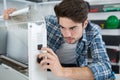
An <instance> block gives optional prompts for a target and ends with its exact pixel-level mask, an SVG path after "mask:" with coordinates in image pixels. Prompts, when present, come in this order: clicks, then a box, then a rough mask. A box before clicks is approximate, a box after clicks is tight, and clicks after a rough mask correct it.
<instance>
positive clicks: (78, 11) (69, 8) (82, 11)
mask: <svg viewBox="0 0 120 80" xmlns="http://www.w3.org/2000/svg"><path fill="white" fill-rule="evenodd" d="M54 11H55V14H56V16H57V18H58V20H59V17H67V18H69V19H71V20H73V21H74V22H80V23H83V22H84V21H85V20H86V19H87V16H88V12H89V10H88V6H87V3H86V2H85V1H84V0H63V1H62V2H61V3H59V4H58V5H56V6H55V7H54Z"/></svg>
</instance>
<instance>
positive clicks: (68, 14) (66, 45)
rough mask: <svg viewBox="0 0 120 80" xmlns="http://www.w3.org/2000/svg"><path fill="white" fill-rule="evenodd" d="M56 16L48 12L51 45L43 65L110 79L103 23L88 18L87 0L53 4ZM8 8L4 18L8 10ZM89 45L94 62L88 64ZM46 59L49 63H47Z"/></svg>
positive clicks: (86, 79)
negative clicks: (97, 23)
mask: <svg viewBox="0 0 120 80" xmlns="http://www.w3.org/2000/svg"><path fill="white" fill-rule="evenodd" d="M54 10H55V14H56V16H53V15H51V16H47V17H46V18H45V19H46V26H47V34H48V35H47V38H48V42H47V43H48V48H42V50H46V51H47V52H46V53H45V54H39V55H38V56H39V58H43V57H47V59H46V58H43V60H42V61H41V63H40V65H41V67H42V68H43V69H44V70H46V69H50V70H51V72H53V73H54V74H55V75H57V76H59V77H65V78H73V79H77V80H107V79H109V78H110V77H111V75H112V70H111V64H110V61H109V58H108V55H107V52H106V49H105V44H104V42H103V40H102V37H101V33H100V27H99V26H98V25H95V24H93V23H90V22H88V7H87V4H86V2H85V1H84V0H63V1H62V2H61V3H60V4H58V5H56V6H55V7H54ZM12 11H14V9H13V10H12V9H11V10H8V11H7V12H5V16H4V18H5V19H8V18H9V13H11V12H12ZM88 48H90V51H91V56H92V62H91V63H90V64H88V62H87V61H88V60H87V59H88V58H87V56H88V54H89V53H88ZM46 63H47V64H46Z"/></svg>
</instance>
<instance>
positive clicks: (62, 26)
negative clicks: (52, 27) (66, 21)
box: [60, 25, 78, 29]
mask: <svg viewBox="0 0 120 80" xmlns="http://www.w3.org/2000/svg"><path fill="white" fill-rule="evenodd" d="M60 27H63V26H62V25H60ZM76 27H78V26H72V27H70V28H69V29H73V28H76ZM63 28H64V27H63Z"/></svg>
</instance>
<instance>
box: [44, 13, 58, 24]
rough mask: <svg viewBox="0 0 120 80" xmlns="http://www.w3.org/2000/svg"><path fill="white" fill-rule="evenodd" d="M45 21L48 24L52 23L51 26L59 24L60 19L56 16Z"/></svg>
mask: <svg viewBox="0 0 120 80" xmlns="http://www.w3.org/2000/svg"><path fill="white" fill-rule="evenodd" d="M45 21H46V23H51V24H57V23H58V19H57V17H56V16H55V15H48V16H45Z"/></svg>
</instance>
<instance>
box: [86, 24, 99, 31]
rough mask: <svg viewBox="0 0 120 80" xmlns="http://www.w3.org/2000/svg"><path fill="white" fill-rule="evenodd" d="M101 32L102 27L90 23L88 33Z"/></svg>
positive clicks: (87, 28)
mask: <svg viewBox="0 0 120 80" xmlns="http://www.w3.org/2000/svg"><path fill="white" fill-rule="evenodd" d="M99 30H101V27H100V26H99V25H97V24H95V23H92V22H89V23H88V25H87V27H86V31H99Z"/></svg>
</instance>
